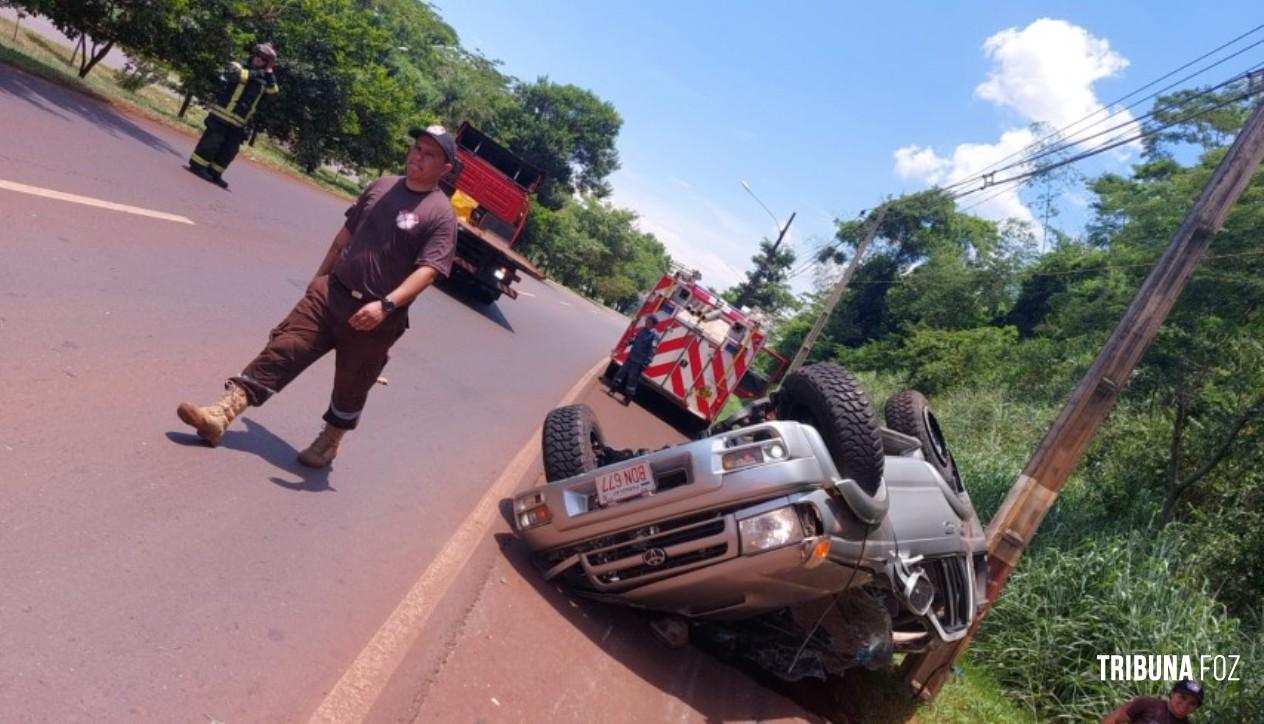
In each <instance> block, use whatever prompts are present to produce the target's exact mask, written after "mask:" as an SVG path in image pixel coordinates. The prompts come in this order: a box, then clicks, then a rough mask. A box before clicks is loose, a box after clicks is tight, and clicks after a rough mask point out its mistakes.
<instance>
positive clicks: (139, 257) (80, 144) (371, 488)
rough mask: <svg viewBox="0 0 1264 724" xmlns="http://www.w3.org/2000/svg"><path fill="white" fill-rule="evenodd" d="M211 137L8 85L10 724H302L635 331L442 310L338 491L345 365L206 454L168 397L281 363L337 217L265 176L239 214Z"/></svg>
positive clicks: (350, 454)
mask: <svg viewBox="0 0 1264 724" xmlns="http://www.w3.org/2000/svg"><path fill="white" fill-rule="evenodd" d="M194 141H195V139H193V138H191V137H187V136H184V135H182V134H180V133H178V132H175V131H171V130H169V129H165V128H163V127H161V126H158V125H156V124H152V123H149V122H147V121H144V120H141V119H137V118H132V117H129V116H126V115H122V114H120V113H118V112H115V111H113V110H111V109H109V108H108V107H104V106H102V105H100V104H98V103H96V102H93V101H91V100H89V99H87V98H84V97H83V96H79V95H76V94H74V93H70V92H68V91H65V90H63V89H61V88H58V87H56V86H52V85H50V84H47V83H45V82H43V81H39V80H37V79H34V78H32V77H30V76H27V75H24V74H21V73H18V72H16V71H13V70H11V69H9V68H8V67H5V66H0V720H3V721H5V722H28V721H29V722H78V721H92V722H103V721H104V722H115V721H156V722H157V721H161V722H199V721H201V722H205V721H220V722H233V723H235V722H242V721H305V720H306V718H307V717H308V716H309V715H310V714H311V712H312V711H313V709H314V708H315V707H316V706H317V705H318V704H319V703H320V702H321V701H322V699H323V697H324V696H325V694H326V693H327V692H328V691H329V690H330V689H331V687H333V686H334V684H335V682H337V681H338V680H339V678H340V677H341V676H342V675H343V673H344V670H345V669H346V667H347V666H348V663H349V662H350V661H352V660H353V659H354V658H355V657H356V656H357V654H358V653H359V652H360V651H361V649H362V647H363V646H364V644H365V642H366V641H368V640H369V639H370V637H372V636H373V634H374V632H375V631H377V630H378V628H379V626H380V625H381V624H382V622H383V621H384V620H385V619H387V617H388V616H389V615H390V614H391V612H392V610H394V608H395V606H396V605H397V604H398V603H399V601H400V600H401V597H403V596H404V595H405V594H406V592H407V591H408V590H409V588H410V587H411V586H412V585H413V583H414V581H416V580H417V578H418V576H419V574H420V573H421V572H422V571H424V570H426V569H427V566H428V565H429V564H430V563H431V562H432V560H433V558H434V557H435V555H436V553H437V552H438V551H439V550H440V549H441V548H442V546H443V545H444V543H445V540H446V539H447V537H448V536H449V535H451V534H452V532H453V531H454V530H455V529H456V528H457V527H458V526H459V524H460V523H461V521H462V520H463V519H464V518H465V517H466V515H467V514H468V513H469V511H470V510H471V509H472V508H473V507H474V506H475V504H476V503H477V501H479V499H480V498H481V497H482V496H483V495H484V493H485V492H486V490H487V488H488V483H489V481H491V480H494V479H496V478H497V476H498V475H500V473H501V471H502V469H503V467H504V466H505V465H506V461H507V460H508V458H509V457H511V456H512V455H513V454H514V453H515V452H516V451H517V450H519V449H520V448H521V447H522V446H523V445H524V444H527V443H528V442H529V440H530V438H531V436H532V434H533V433H534V431H535V430H536V428H537V427H538V425H539V423H540V421H541V420H542V419H543V416H544V414H545V413H546V412H547V411H548V409H549V408H550V407H552V406H553V404H554V403H555V402H556V401H557V400H558V399H559V398H560V397H561V396H562V395H564V394H565V393H566V391H567V390H568V389H570V388H571V387H572V386H573V385H574V383H575V382H576V380H577V379H578V378H580V377H581V376H582V375H583V373H584V372H586V371H587V370H589V369H590V368H591V367H592V366H593V364H594V363H595V362H596V361H597V360H598V359H599V358H600V357H601V356H602V355H603V354H604V353H605V352H606V351H607V350H608V348H609V345H610V344H611V341H612V340H613V339H615V336H616V335H617V333H618V331H619V330H620V329H621V328H622V327H623V325H624V324H625V322H624V320H622V319H620V318H619V317H617V316H616V315H614V314H612V313H610V312H608V311H606V310H601V309H598V308H596V307H593V306H592V305H589V304H588V303H586V302H584V301H583V300H580V299H578V298H576V297H574V296H573V295H571V294H570V293H568V292H566V291H565V290H560V289H557V288H555V287H552V286H549V285H546V284H540V283H536V282H533V281H530V280H527V281H524V282H523V283H522V284H521V289H522V290H523V292H524V296H523V297H522V298H520V299H518V300H516V301H511V300H505V301H502V302H501V303H499V304H498V305H497V306H495V307H493V308H488V309H484V308H482V307H480V306H478V305H472V304H469V303H467V302H465V301H463V300H462V299H460V298H457V297H454V296H451V295H450V294H448V293H447V292H444V291H442V290H431V291H428V292H427V293H426V294H424V295H423V296H422V297H421V298H420V299H419V300H418V302H417V303H416V304H415V305H414V308H413V311H412V328H411V330H410V331H409V333H408V334H407V335H406V336H405V337H404V338H403V339H402V340H401V341H400V343H399V344H397V345H396V347H395V348H394V350H393V355H392V360H391V362H390V364H389V365H388V366H387V368H386V370H385V373H384V374H385V376H386V377H387V379H388V380H389V385H387V386H379V387H377V388H376V389H375V390H374V392H373V393H372V395H371V397H370V401H369V406H368V409H367V411H366V413H365V415H364V418H363V421H362V424H361V426H360V429H359V430H357V431H355V432H354V433H352V434H351V435H349V436H348V438H347V439H346V441H345V443H344V446H343V450H342V452H341V454H340V455H339V457H338V459H337V461H336V462H335V463H334V466H333V468H332V470H331V471H329V472H323V473H312V472H309V471H306V470H305V469H302V468H301V466H299V465H297V464H296V463H295V462H294V455H295V452H296V450H297V449H300V448H302V447H303V446H304V445H306V444H307V442H309V440H310V439H311V437H312V436H314V435H315V433H316V432H317V430H318V429H319V426H320V424H321V423H320V415H321V414H322V412H323V411H324V409H325V405H326V402H327V399H328V394H329V386H330V382H331V379H332V373H333V369H332V360H330V359H326V360H322V361H321V362H320V363H318V364H316V365H315V366H313V367H312V368H311V369H310V370H308V372H307V373H306V374H305V375H304V376H303V377H301V378H300V379H299V380H298V381H297V382H295V383H294V384H293V385H292V386H291V387H290V388H289V389H287V390H285V391H284V393H283V394H281V395H280V396H278V397H277V398H275V399H273V400H272V401H270V402H269V403H268V404H267V405H266V406H264V407H260V408H252V409H250V410H248V411H247V413H246V415H245V416H244V422H243V421H239V422H238V423H237V424H236V425H235V427H234V428H233V431H231V432H229V433H228V434H227V435H226V436H225V438H224V441H223V444H222V446H221V447H220V448H218V449H214V450H212V449H209V448H206V447H204V446H202V445H201V444H199V443H198V442H197V441H196V439H195V438H193V437H192V436H191V435H190V434H188V431H187V429H186V428H184V427H183V426H182V425H181V424H180V423H179V422H178V420H177V419H176V416H175V407H176V404H177V403H178V402H179V401H181V400H184V399H189V400H192V401H199V402H203V403H205V402H206V401H210V400H213V399H214V398H215V397H216V396H217V395H218V392H219V390H220V386H221V383H222V380H223V379H224V378H225V377H226V376H227V375H230V374H233V373H235V372H237V371H238V370H240V369H241V367H242V366H243V365H244V364H245V363H246V362H247V361H248V360H249V359H251V357H252V356H253V355H254V354H255V353H256V352H258V351H259V349H261V348H262V346H263V343H264V341H265V339H266V335H267V332H268V330H269V329H270V328H271V327H272V326H273V325H274V324H275V323H276V322H278V321H279V320H280V319H281V318H282V317H283V316H284V315H285V313H286V312H287V311H288V309H289V308H290V306H291V305H292V304H293V303H294V302H295V301H296V300H297V299H298V297H299V295H300V293H301V291H302V289H303V288H304V286H305V284H306V282H307V280H308V279H309V278H310V276H311V274H312V272H313V270H314V269H315V267H316V266H317V264H318V263H319V261H320V259H321V257H322V256H323V254H324V252H325V250H326V249H327V247H328V245H329V242H330V240H331V239H332V237H333V235H334V233H335V232H336V231H337V229H338V228H339V226H340V224H341V222H342V213H343V210H344V209H345V208H346V206H347V202H345V201H343V200H340V199H337V198H334V197H332V196H330V195H328V194H326V193H323V192H321V191H318V190H315V189H313V188H311V187H308V186H306V185H304V184H301V183H299V182H296V181H294V180H293V179H290V178H288V177H285V176H283V175H282V174H279V173H276V172H273V171H271V170H268V169H265V168H262V167H260V166H256V165H254V164H252V163H250V162H247V161H245V160H240V161H238V162H237V163H236V164H234V165H233V166H232V167H231V168H230V169H229V170H228V173H227V174H226V178H227V179H228V180H229V181H230V182H231V184H232V187H231V190H230V191H222V190H220V189H218V188H216V187H214V186H211V185H209V184H207V183H205V182H203V181H201V180H199V179H197V178H196V177H194V176H192V175H191V174H189V173H188V172H186V171H184V170H182V169H181V165H182V164H183V163H184V160H185V158H186V157H187V154H188V152H189V151H190V150H191V148H192V146H193V144H194ZM401 153H402V148H401ZM49 192H58V193H60V194H72V195H75V196H77V197H83V198H79V199H75V200H68V198H67V197H65V196H59V197H50V195H49ZM85 199H86V200H95V201H97V202H109V203H112V204H116V205H119V204H121V205H127V206H130V207H136V208H137V209H141V210H149V211H152V212H160V213H161V214H165V215H170V216H179V217H185V218H186V219H187V220H189V221H190V222H192V223H183V222H181V221H178V220H171V219H170V218H168V217H163V218H156V217H154V216H153V215H143V214H141V213H139V212H137V210H136V209H131V210H127V209H120V208H118V207H117V206H115V207H109V208H105V207H102V206H100V205H99V204H98V205H86V203H85Z"/></svg>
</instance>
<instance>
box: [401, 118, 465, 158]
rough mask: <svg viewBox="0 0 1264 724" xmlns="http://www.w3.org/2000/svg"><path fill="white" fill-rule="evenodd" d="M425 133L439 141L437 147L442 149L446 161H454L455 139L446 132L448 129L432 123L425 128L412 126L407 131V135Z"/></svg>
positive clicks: (415, 136) (414, 136)
mask: <svg viewBox="0 0 1264 724" xmlns="http://www.w3.org/2000/svg"><path fill="white" fill-rule="evenodd" d="M423 133H424V134H426V135H427V136H430V137H431V138H433V139H434V140H436V141H438V142H439V147H440V148H442V149H443V155H444V157H445V158H447V159H448V163H456V139H455V138H453V137H452V134H451V133H448V129H446V128H444V127H443V126H439V125H434V126H426V127H425V128H413V129H410V130H409V131H408V135H410V136H412V137H413V138H418V137H419V136H421V134H423Z"/></svg>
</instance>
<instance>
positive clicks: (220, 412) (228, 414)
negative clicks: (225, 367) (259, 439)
mask: <svg viewBox="0 0 1264 724" xmlns="http://www.w3.org/2000/svg"><path fill="white" fill-rule="evenodd" d="M249 406H250V401H249V400H247V399H246V390H245V389H243V388H242V387H241V386H240V385H234V384H231V383H230V384H229V385H228V387H227V388H226V389H225V390H224V396H223V397H221V398H220V400H219V402H216V403H215V404H214V405H208V406H206V407H198V406H196V405H193V404H191V403H188V402H181V403H180V406H179V407H177V408H176V414H177V415H179V416H180V419H181V420H182V421H183V422H184V423H185V424H186V425H191V426H193V428H195V429H196V430H197V434H198V437H200V438H202V439H203V440H205V441H206V442H207V443H209V444H210V446H211V447H215V446H216V445H218V444H219V439H220V438H221V437H223V436H224V431H225V430H227V429H228V423H230V422H232V421H233V420H234V419H235V418H236V417H237V416H238V415H240V414H241V413H242V412H243V411H244V410H245V409H246V408H247V407H249Z"/></svg>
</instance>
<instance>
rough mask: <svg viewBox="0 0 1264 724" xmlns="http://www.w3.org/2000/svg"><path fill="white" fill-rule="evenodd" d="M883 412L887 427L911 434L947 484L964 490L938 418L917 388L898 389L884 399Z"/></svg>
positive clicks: (957, 489)
mask: <svg viewBox="0 0 1264 724" xmlns="http://www.w3.org/2000/svg"><path fill="white" fill-rule="evenodd" d="M882 412H883V415H884V417H886V421H887V427H889V428H891V429H892V430H895V431H896V432H902V433H904V434H905V435H912V436H913V437H915V438H917V439H918V441H920V442H921V443H922V455H923V456H924V457H925V458H926V462H928V463H930V465H931V467H933V468H935V471H936V472H938V473H939V475H940V476H941V477H943V479H944V481H945V482H947V483H948V487H950V488H952V489H953V490H955V491H956V492H958V493H960V492H962V490H964V489H965V486H964V485H962V483H961V474H960V473H959V472H957V463H956V461H955V460H953V459H952V451H951V450H949V449H948V443H947V441H945V440H944V431H943V430H941V429H940V428H939V421H938V420H937V419H936V418H935V413H934V412H932V411H931V409H930V402H928V401H927V400H926V396H925V395H923V394H922V393H920V392H918V391H917V390H904V391H903V392H897V393H896V394H894V395H892V396H891V397H890V398H889V399H888V400H887V404H886V405H885V406H884V407H883V410H882Z"/></svg>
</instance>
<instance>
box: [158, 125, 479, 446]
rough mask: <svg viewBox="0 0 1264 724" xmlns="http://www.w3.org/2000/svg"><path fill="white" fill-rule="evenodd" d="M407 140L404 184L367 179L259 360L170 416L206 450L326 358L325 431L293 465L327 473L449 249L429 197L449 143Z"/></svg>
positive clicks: (445, 165)
mask: <svg viewBox="0 0 1264 724" xmlns="http://www.w3.org/2000/svg"><path fill="white" fill-rule="evenodd" d="M412 133H413V135H414V137H415V140H414V143H413V144H412V147H411V148H410V149H409V151H408V156H407V164H406V166H407V171H406V175H405V176H403V177H399V176H384V177H382V178H380V179H377V180H376V181H374V182H373V183H371V184H369V186H368V188H367V189H365V191H364V193H363V194H361V195H360V198H359V199H357V200H356V202H355V203H354V204H352V205H351V208H349V209H347V212H346V217H347V219H346V222H345V223H344V224H343V226H342V227H341V228H340V229H339V230H338V233H337V235H336V236H335V237H334V241H333V243H332V244H331V245H330V247H329V251H328V252H327V253H326V254H325V258H324V260H323V261H322V262H321V264H320V267H319V268H318V269H317V270H316V275H315V277H314V278H313V279H312V281H311V283H310V284H308V286H307V291H306V293H305V294H304V295H303V298H302V299H300V300H299V302H298V304H296V305H295V306H294V309H293V311H291V312H290V314H289V316H287V317H286V318H285V319H284V320H283V321H282V322H281V323H280V324H279V325H278V326H277V327H276V328H275V329H273V330H272V333H271V334H270V335H269V336H268V342H267V344H266V346H265V347H264V348H263V351H262V352H260V353H259V355H258V356H257V357H255V359H254V361H252V362H251V363H250V364H248V365H246V367H245V369H244V370H243V371H242V372H241V374H239V375H237V376H235V377H231V378H229V379H228V381H227V382H226V383H225V385H224V387H225V392H224V395H223V397H222V398H221V399H220V400H219V402H216V403H215V404H213V405H207V406H205V407H199V406H197V405H193V404H191V403H188V402H182V403H180V405H179V407H178V408H177V409H176V414H177V415H178V416H179V417H180V420H181V421H183V422H184V423H185V424H187V425H190V426H192V427H193V428H194V430H196V431H197V434H198V436H199V437H201V438H202V439H203V440H205V441H206V442H207V443H208V444H210V445H211V446H212V447H214V446H215V445H217V444H218V443H219V441H220V438H221V437H222V436H223V435H224V431H225V430H226V429H227V428H228V425H229V424H230V423H231V422H232V421H233V419H234V418H236V417H237V416H239V415H241V413H242V412H244V411H245V409H246V408H247V407H249V406H252V405H262V404H263V403H264V402H266V401H267V400H268V399H269V398H271V397H272V395H274V394H276V393H277V392H280V391H281V390H282V389H284V388H285V387H286V385H288V384H289V383H290V382H292V381H293V380H294V379H295V378H296V377H298V375H299V374H301V373H302V372H303V370H305V369H307V367H308V366H309V365H311V364H312V363H313V362H315V361H316V360H318V359H320V358H321V357H323V356H324V355H325V353H327V352H329V351H331V350H332V351H334V352H335V354H336V360H335V363H334V385H333V393H332V394H331V396H330V400H329V406H328V408H327V409H326V411H325V414H324V418H323V419H324V421H325V426H324V428H323V429H322V430H321V432H320V434H319V435H318V436H317V437H316V440H315V441H313V442H312V444H311V445H309V446H308V447H307V448H306V449H304V450H303V451H302V452H300V453H299V455H298V461H299V462H300V463H302V464H304V465H306V466H308V467H314V468H323V467H326V466H328V465H329V463H330V462H332V461H333V459H334V456H336V455H337V454H338V447H339V445H340V443H341V442H342V438H343V435H344V434H346V432H347V431H348V430H352V429H355V427H356V425H357V424H358V423H359V420H360V413H361V412H362V411H363V409H364V405H365V402H366V401H367V400H368V395H369V390H370V389H372V387H373V385H374V384H375V383H376V381H377V379H378V376H379V375H380V374H381V373H382V368H383V367H385V366H386V362H387V359H388V352H389V350H390V348H391V346H392V345H393V344H395V342H396V341H397V340H398V339H399V338H400V337H401V336H402V335H403V334H404V331H405V330H406V329H407V328H408V306H409V305H410V304H411V303H412V301H413V300H414V299H415V298H416V297H417V295H419V294H421V293H422V292H423V291H425V290H426V289H427V288H428V287H429V286H430V285H431V284H432V283H433V282H434V281H435V280H436V279H437V278H439V277H442V276H446V275H447V274H448V273H449V272H450V271H451V269H452V259H453V253H454V251H455V248H456V233H457V232H456V214H455V213H454V212H453V209H452V204H451V203H450V202H449V200H448V197H447V196H445V195H444V193H443V192H442V191H441V190H440V189H439V179H440V178H441V177H442V176H444V175H445V174H448V173H450V172H451V171H452V165H453V163H454V161H455V160H456V141H455V140H454V139H453V138H452V136H451V135H450V134H449V133H448V132H447V131H446V130H444V128H443V127H442V126H430V127H429V128H425V129H418V130H414V131H413V132H412Z"/></svg>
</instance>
